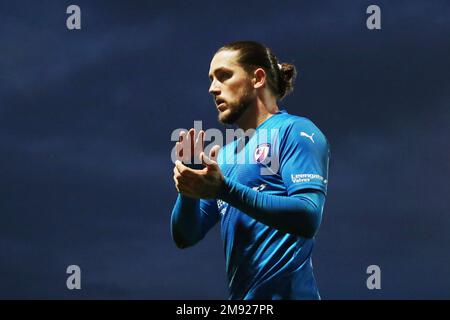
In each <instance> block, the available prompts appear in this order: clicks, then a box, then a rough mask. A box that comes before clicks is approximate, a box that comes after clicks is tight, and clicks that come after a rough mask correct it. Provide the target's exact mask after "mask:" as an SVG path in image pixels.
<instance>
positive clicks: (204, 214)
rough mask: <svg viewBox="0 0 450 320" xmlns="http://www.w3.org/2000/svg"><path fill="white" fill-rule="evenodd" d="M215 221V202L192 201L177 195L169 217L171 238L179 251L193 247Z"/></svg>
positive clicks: (216, 215) (216, 218) (216, 214)
mask: <svg viewBox="0 0 450 320" xmlns="http://www.w3.org/2000/svg"><path fill="white" fill-rule="evenodd" d="M217 221H218V213H217V205H216V202H215V201H206V200H199V199H193V198H189V197H186V196H183V195H181V194H179V195H178V197H177V200H176V202H175V206H174V207H173V210H172V216H171V233H172V238H173V240H174V242H175V244H176V245H177V247H178V248H180V249H184V248H187V247H190V246H193V245H195V244H196V243H197V242H199V241H200V240H202V239H203V238H204V236H205V235H206V233H207V232H208V231H209V230H210V229H211V228H212V227H213V226H214V225H215V224H216V223H217Z"/></svg>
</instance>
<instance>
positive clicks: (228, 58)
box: [209, 50, 239, 74]
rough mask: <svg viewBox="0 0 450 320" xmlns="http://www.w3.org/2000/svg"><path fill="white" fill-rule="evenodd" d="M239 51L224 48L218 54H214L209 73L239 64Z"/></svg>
mask: <svg viewBox="0 0 450 320" xmlns="http://www.w3.org/2000/svg"><path fill="white" fill-rule="evenodd" d="M237 55H238V52H237V51H231V50H224V51H220V52H218V53H217V54H215V55H214V57H213V58H212V60H211V65H210V68H209V73H210V74H211V73H212V72H214V71H215V70H217V69H221V68H232V67H236V66H239V64H238V63H237V61H236V60H237Z"/></svg>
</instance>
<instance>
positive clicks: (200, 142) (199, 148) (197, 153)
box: [194, 130, 205, 163]
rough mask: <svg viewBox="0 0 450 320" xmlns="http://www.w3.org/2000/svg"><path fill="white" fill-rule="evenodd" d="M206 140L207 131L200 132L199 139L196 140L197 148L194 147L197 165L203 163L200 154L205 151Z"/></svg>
mask: <svg viewBox="0 0 450 320" xmlns="http://www.w3.org/2000/svg"><path fill="white" fill-rule="evenodd" d="M204 138H205V131H203V130H200V131H199V133H198V136H197V139H196V140H195V147H194V160H195V163H201V160H200V153H201V152H202V151H203V143H204ZM198 161H200V162H198Z"/></svg>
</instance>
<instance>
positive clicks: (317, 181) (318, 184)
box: [280, 118, 330, 195]
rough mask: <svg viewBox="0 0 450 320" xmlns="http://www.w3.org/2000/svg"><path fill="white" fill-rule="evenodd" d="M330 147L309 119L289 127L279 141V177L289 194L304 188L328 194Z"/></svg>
mask: <svg viewBox="0 0 450 320" xmlns="http://www.w3.org/2000/svg"><path fill="white" fill-rule="evenodd" d="M329 158H330V149H329V144H328V141H327V139H326V138H325V136H324V135H323V133H322V132H321V131H320V130H319V128H317V127H316V126H315V125H314V124H313V123H312V122H311V121H310V120H308V119H306V118H299V119H298V120H296V121H294V122H293V123H291V124H289V125H288V126H287V128H286V130H285V132H284V134H283V135H282V137H281V141H280V174H281V177H282V179H283V182H284V184H285V186H286V188H287V193H288V195H291V194H293V193H295V192H297V191H299V190H301V189H316V190H320V191H322V192H323V193H324V194H325V195H326V194H327V185H328V164H329Z"/></svg>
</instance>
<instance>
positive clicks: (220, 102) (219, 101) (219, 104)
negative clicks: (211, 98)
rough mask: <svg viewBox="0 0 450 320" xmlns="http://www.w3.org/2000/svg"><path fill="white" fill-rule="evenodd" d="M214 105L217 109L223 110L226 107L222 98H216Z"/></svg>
mask: <svg viewBox="0 0 450 320" xmlns="http://www.w3.org/2000/svg"><path fill="white" fill-rule="evenodd" d="M216 106H217V109H218V110H219V111H224V110H225V108H226V102H225V100H223V99H216Z"/></svg>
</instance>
